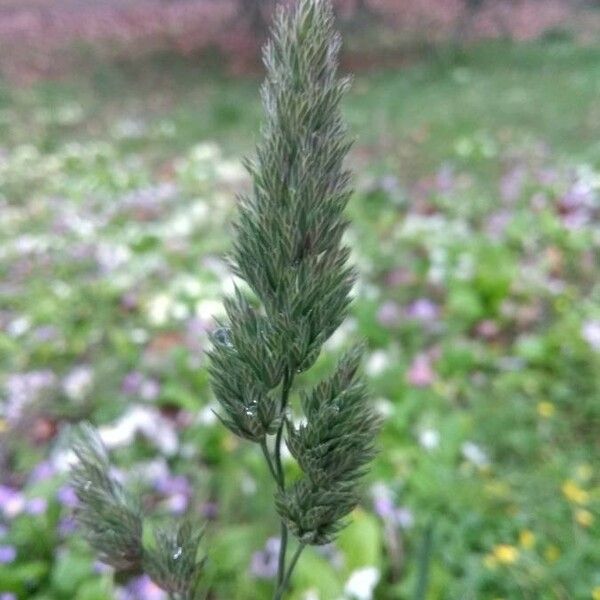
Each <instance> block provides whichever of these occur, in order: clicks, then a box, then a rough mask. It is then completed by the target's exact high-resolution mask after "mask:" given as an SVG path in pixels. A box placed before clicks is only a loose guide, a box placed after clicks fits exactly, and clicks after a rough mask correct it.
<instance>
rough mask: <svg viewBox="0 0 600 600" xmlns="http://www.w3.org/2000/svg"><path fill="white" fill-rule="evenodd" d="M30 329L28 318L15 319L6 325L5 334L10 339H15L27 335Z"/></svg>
mask: <svg viewBox="0 0 600 600" xmlns="http://www.w3.org/2000/svg"><path fill="white" fill-rule="evenodd" d="M30 327H31V321H30V320H29V318H28V317H17V318H16V319H14V320H13V321H11V322H10V323H9V324H8V327H7V333H8V335H9V336H10V337H13V338H16V337H20V336H22V335H23V334H24V333H27V331H28V329H29V328H30Z"/></svg>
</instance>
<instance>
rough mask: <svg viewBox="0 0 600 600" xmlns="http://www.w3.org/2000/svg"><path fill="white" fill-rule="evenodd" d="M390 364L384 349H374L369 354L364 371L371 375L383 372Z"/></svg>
mask: <svg viewBox="0 0 600 600" xmlns="http://www.w3.org/2000/svg"><path fill="white" fill-rule="evenodd" d="M389 365H390V357H389V355H388V354H387V352H385V351H384V350H376V351H375V352H373V354H371V356H369V358H368V360H367V364H366V366H365V371H366V373H367V374H368V375H370V376H371V377H375V376H377V375H380V374H381V373H383V372H384V371H385V370H386V369H387V368H388V367H389Z"/></svg>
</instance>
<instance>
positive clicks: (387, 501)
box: [373, 484, 414, 529]
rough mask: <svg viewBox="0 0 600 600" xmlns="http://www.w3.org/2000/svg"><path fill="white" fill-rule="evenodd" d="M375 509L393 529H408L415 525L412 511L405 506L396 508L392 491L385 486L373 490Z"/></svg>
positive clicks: (377, 486)
mask: <svg viewBox="0 0 600 600" xmlns="http://www.w3.org/2000/svg"><path fill="white" fill-rule="evenodd" d="M373 509H374V510H375V514H377V516H378V517H380V518H381V520H382V521H384V522H385V523H387V524H388V525H391V526H393V527H402V528H403V529H408V528H409V527H411V526H412V524H413V521H414V518H413V514H412V511H411V510H410V509H408V508H406V507H403V506H401V507H398V506H396V503H395V502H394V500H393V499H392V493H391V491H390V490H389V488H387V487H386V486H385V485H383V484H380V485H376V486H375V487H374V488H373Z"/></svg>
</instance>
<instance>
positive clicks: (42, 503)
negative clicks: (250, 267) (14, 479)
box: [25, 498, 48, 515]
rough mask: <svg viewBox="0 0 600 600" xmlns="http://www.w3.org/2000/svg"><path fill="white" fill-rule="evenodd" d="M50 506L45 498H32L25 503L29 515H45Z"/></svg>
mask: <svg viewBox="0 0 600 600" xmlns="http://www.w3.org/2000/svg"><path fill="white" fill-rule="evenodd" d="M47 508H48V502H47V501H46V499H45V498H31V500H27V502H26V503H25V512H26V513H27V514H28V515H43V514H44V513H45V512H46V509H47Z"/></svg>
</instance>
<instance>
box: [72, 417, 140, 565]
mask: <svg viewBox="0 0 600 600" xmlns="http://www.w3.org/2000/svg"><path fill="white" fill-rule="evenodd" d="M73 451H74V452H75V455H76V456H77V459H78V462H77V463H76V464H74V465H73V467H72V469H71V482H72V484H73V487H74V489H75V493H76V494H77V498H78V500H79V508H78V510H77V513H76V514H77V520H78V522H79V524H80V525H81V527H82V530H83V533H84V535H85V537H86V539H87V540H88V542H89V543H90V545H91V546H92V548H94V550H95V551H96V552H97V553H98V557H99V558H100V560H101V561H102V562H105V563H107V564H109V565H111V566H113V567H114V568H115V569H117V570H123V571H127V570H137V569H139V568H140V567H141V564H142V560H143V547H142V514H141V509H140V506H139V504H138V502H137V501H136V500H135V499H134V498H132V497H131V496H130V495H129V494H128V493H127V492H126V490H125V489H124V488H123V487H122V486H121V484H120V483H118V482H117V481H116V480H115V479H114V477H113V476H112V475H111V474H110V465H109V462H108V457H107V455H106V451H105V449H104V447H103V446H102V442H101V441H100V438H99V437H98V435H97V434H96V432H95V431H94V429H93V428H92V427H90V426H89V425H81V426H80V427H79V428H78V431H77V434H76V436H75V440H74V444H73Z"/></svg>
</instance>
